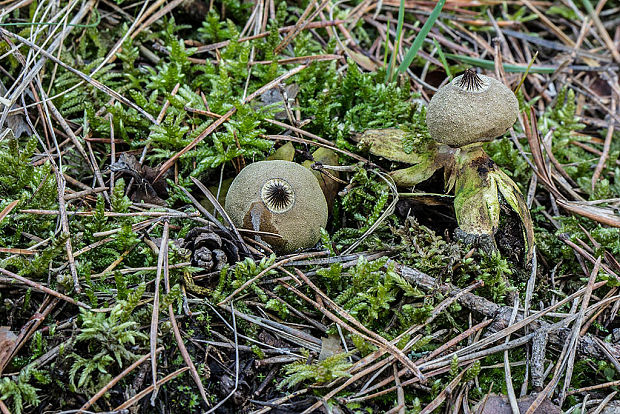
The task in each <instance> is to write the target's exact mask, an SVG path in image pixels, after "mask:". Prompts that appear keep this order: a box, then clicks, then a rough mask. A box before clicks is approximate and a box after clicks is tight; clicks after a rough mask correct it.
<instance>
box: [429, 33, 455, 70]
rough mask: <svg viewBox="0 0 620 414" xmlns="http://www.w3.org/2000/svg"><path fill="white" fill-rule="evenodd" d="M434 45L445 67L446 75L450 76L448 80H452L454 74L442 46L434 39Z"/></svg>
mask: <svg viewBox="0 0 620 414" xmlns="http://www.w3.org/2000/svg"><path fill="white" fill-rule="evenodd" d="M433 43H434V44H435V47H436V48H437V54H438V55H439V60H440V61H441V64H442V65H443V68H444V70H445V71H446V75H448V80H452V72H451V71H450V65H448V61H447V60H446V55H444V53H443V50H441V46H440V45H439V42H438V41H437V39H435V38H433Z"/></svg>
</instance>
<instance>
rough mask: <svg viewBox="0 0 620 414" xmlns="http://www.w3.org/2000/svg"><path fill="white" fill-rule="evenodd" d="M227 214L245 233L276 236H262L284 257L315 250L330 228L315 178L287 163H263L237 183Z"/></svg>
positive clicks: (247, 170)
mask: <svg viewBox="0 0 620 414" xmlns="http://www.w3.org/2000/svg"><path fill="white" fill-rule="evenodd" d="M224 208H225V210H226V212H227V213H228V214H229V215H230V218H231V219H232V221H233V223H234V224H235V225H236V226H238V227H241V228H245V229H250V230H256V231H262V232H268V233H276V234H278V235H279V236H280V237H273V236H261V239H263V240H264V241H266V242H268V243H269V244H271V245H272V246H273V248H274V249H275V250H276V251H278V252H279V253H290V252H293V251H295V250H298V249H304V248H309V247H312V246H314V245H315V244H316V243H317V242H318V241H319V239H320V234H321V233H320V231H321V228H324V227H325V226H326V225H327V215H328V214H327V203H326V201H325V196H324V195H323V192H322V190H321V187H320V186H319V182H318V181H317V179H316V178H315V176H314V174H312V172H311V171H309V170H308V169H307V168H304V167H302V166H301V165H299V164H297V163H294V162H290V161H282V160H271V161H258V162H255V163H252V164H250V165H248V166H247V167H245V168H244V169H243V170H241V172H240V173H239V174H238V175H237V177H235V179H234V180H233V182H232V184H231V185H230V189H229V190H228V193H227V195H226V202H225V207H224Z"/></svg>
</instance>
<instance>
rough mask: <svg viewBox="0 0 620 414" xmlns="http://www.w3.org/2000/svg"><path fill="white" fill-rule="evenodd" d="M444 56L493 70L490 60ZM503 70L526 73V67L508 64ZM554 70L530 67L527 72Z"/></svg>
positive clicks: (451, 54)
mask: <svg viewBox="0 0 620 414" xmlns="http://www.w3.org/2000/svg"><path fill="white" fill-rule="evenodd" d="M446 56H447V57H449V58H450V59H454V60H458V61H460V62H463V63H467V64H469V65H472V66H477V67H479V68H483V69H494V68H495V63H494V62H493V61H492V60H485V59H479V58H474V57H471V56H461V55H455V54H453V53H446ZM504 70H505V71H506V72H516V73H524V72H527V71H528V65H513V64H510V63H504ZM556 70H557V67H556V66H532V67H530V68H529V72H532V73H553V72H555V71H556Z"/></svg>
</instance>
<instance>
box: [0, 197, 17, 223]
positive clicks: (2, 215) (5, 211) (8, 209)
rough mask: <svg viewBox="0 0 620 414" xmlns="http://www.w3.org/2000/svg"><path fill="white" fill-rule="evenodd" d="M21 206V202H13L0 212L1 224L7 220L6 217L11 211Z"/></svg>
mask: <svg viewBox="0 0 620 414" xmlns="http://www.w3.org/2000/svg"><path fill="white" fill-rule="evenodd" d="M18 204H19V200H15V201H11V202H10V203H9V204H8V205H7V206H6V207H4V208H3V209H2V211H0V222H2V220H4V219H5V217H6V216H8V215H9V214H11V211H13V209H14V208H15V207H16V206H17V205H18Z"/></svg>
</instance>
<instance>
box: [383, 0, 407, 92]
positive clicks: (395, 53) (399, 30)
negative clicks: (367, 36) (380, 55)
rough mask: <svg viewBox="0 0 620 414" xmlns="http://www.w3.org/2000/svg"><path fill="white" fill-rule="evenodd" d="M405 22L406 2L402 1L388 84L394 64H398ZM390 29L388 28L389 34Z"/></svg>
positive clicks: (387, 78) (388, 73) (387, 77)
mask: <svg viewBox="0 0 620 414" xmlns="http://www.w3.org/2000/svg"><path fill="white" fill-rule="evenodd" d="M404 22H405V0H400V6H399V8H398V24H397V25H396V43H394V51H393V52H392V59H390V67H389V68H388V71H387V73H386V79H385V80H386V83H387V82H388V81H389V82H391V81H392V71H393V70H394V64H395V63H396V56H398V50H399V48H400V39H401V37H402V34H403V23H404ZM389 29H390V27H389V26H388V32H389Z"/></svg>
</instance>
